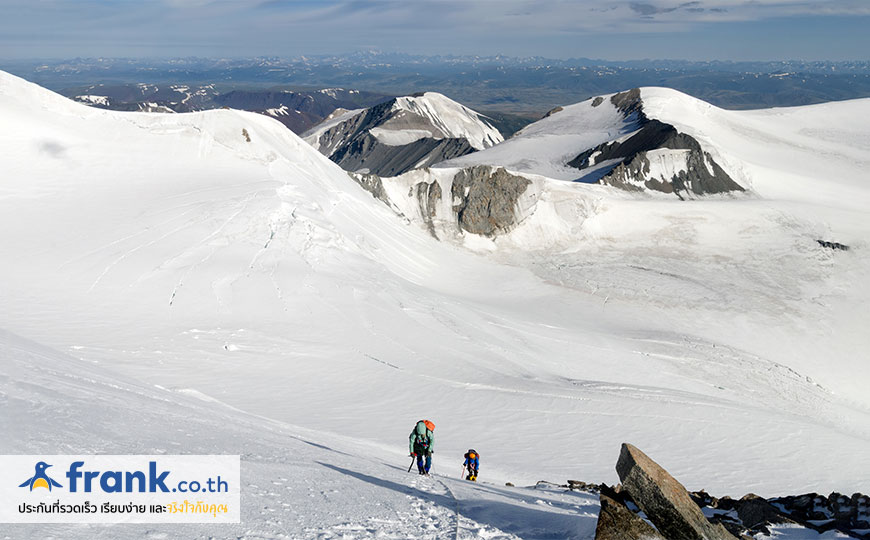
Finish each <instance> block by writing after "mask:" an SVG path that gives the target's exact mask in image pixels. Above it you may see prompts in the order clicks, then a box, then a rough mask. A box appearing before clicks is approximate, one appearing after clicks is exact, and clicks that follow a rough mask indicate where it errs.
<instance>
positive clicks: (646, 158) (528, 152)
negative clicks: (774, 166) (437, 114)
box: [440, 88, 744, 199]
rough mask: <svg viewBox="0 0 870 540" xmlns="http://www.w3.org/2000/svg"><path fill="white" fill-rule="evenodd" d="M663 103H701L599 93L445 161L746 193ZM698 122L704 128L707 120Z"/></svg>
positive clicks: (697, 191)
mask: <svg viewBox="0 0 870 540" xmlns="http://www.w3.org/2000/svg"><path fill="white" fill-rule="evenodd" d="M662 101H663V102H667V103H685V102H693V101H694V102H698V100H695V99H694V98H691V97H689V96H686V95H685V94H681V93H679V92H677V91H675V90H669V89H661V88H644V89H637V88H636V89H634V90H629V91H626V92H621V93H618V94H612V95H609V96H598V97H595V98H593V99H590V100H587V101H584V102H582V103H577V104H574V105H570V106H568V107H564V108H563V107H558V108H556V109H554V110H553V111H550V113H548V114H547V116H546V117H545V118H543V119H541V120H539V121H538V122H535V123H533V124H531V125H529V126H526V127H525V128H524V129H522V130H521V131H520V132H518V133H517V134H516V135H515V136H514V137H513V138H512V139H510V140H509V141H507V142H506V143H504V144H502V145H499V146H498V147H496V148H493V149H492V150H489V151H487V152H485V153H479V154H478V155H475V156H467V157H460V158H457V159H454V160H450V161H448V162H445V163H442V164H440V166H442V167H452V166H460V167H461V166H467V165H469V164H489V165H502V166H505V167H508V168H510V169H513V170H517V171H522V172H530V173H535V174H541V175H545V176H548V177H551V178H559V179H563V180H572V181H577V182H586V183H591V182H598V183H601V184H606V185H612V186H617V187H620V188H622V189H626V190H629V191H658V192H664V193H672V194H675V195H676V196H677V197H679V198H681V199H682V198H691V197H696V196H699V195H706V194H717V193H728V192H741V191H744V188H743V186H741V185H740V184H739V183H738V182H736V181H735V180H734V179H733V178H731V176H730V175H729V174H728V172H726V171H725V170H724V169H723V168H722V166H720V164H719V163H718V162H717V161H716V159H715V158H714V156H713V155H712V154H711V152H715V142H714V144H713V148H710V149H708V148H706V146H705V145H702V144H701V143H700V142H699V141H698V140H697V139H696V138H695V137H694V136H692V135H691V134H690V133H687V132H686V131H685V130H680V129H678V128H677V127H675V124H676V123H678V122H679V121H680V120H681V118H680V116H679V115H677V116H674V117H673V120H672V116H671V115H669V114H667V112H668V111H663V112H664V114H657V112H652V113H651V112H650V111H656V109H655V105H656V103H657V102H662ZM648 103H649V104H651V105H650V106H648V105H647V104H648ZM698 103H703V102H698ZM703 105H706V106H707V107H710V105H709V104H706V103H704V104H703ZM689 123H690V124H691V123H692V122H691V120H690V121H689ZM698 127H699V128H700V129H702V130H703V122H701V124H700V126H698ZM708 142H709V141H708Z"/></svg>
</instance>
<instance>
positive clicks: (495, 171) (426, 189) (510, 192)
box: [349, 165, 538, 238]
mask: <svg viewBox="0 0 870 540" xmlns="http://www.w3.org/2000/svg"><path fill="white" fill-rule="evenodd" d="M349 174H350V177H351V178H353V179H354V180H355V181H356V182H357V183H358V184H359V185H360V186H362V188H363V189H365V190H366V191H368V192H369V193H371V194H372V196H373V197H374V198H376V199H378V200H380V201H381V202H383V203H384V204H386V205H387V206H389V207H390V208H392V209H393V210H394V211H396V212H397V213H399V214H401V215H403V216H404V217H406V218H408V219H411V220H415V221H418V220H419V221H422V223H421V224H422V225H423V226H425V227H426V228H427V229H428V230H429V232H430V233H431V234H432V235H433V236H435V237H436V238H440V237H442V236H444V235H445V234H447V235H461V234H462V233H464V232H466V233H472V234H479V235H482V236H489V237H495V236H498V235H500V234H504V233H507V232H509V231H511V230H512V229H513V228H514V227H516V226H517V225H518V224H519V223H520V222H521V221H522V220H523V219H524V218H525V216H526V215H528V214H529V213H530V211H531V208H533V207H534V205H535V203H536V202H537V193H538V192H537V190H530V189H529V188H530V186H531V185H532V181H531V180H529V179H528V178H525V177H523V176H518V175H515V174H511V173H509V172H507V171H506V170H505V169H503V168H500V167H499V168H494V167H489V166H486V165H481V166H476V167H469V168H466V169H459V170H458V171H456V172H455V173H454V174H453V177H452V178H451V177H450V176H449V175H447V174H444V173H441V172H440V171H439V174H437V175H433V174H432V173H431V172H428V173H424V174H420V173H410V175H411V176H398V177H388V178H381V177H380V176H378V175H376V174H361V173H349ZM409 180H411V181H410V182H409ZM386 182H393V183H395V184H396V185H398V186H401V188H400V189H395V188H394V189H392V190H390V192H391V193H392V194H393V197H397V198H399V199H401V200H392V199H391V198H390V194H389V193H388V190H387V189H385V183H386ZM400 193H401V194H402V195H399V194H400ZM445 197H449V199H448V200H445Z"/></svg>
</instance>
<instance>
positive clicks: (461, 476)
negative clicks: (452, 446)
mask: <svg viewBox="0 0 870 540" xmlns="http://www.w3.org/2000/svg"><path fill="white" fill-rule="evenodd" d="M464 476H465V465H463V466H462V472H461V473H459V479H460V480H461V479H462V478H463V477H464Z"/></svg>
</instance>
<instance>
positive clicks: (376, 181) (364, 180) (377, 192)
mask: <svg viewBox="0 0 870 540" xmlns="http://www.w3.org/2000/svg"><path fill="white" fill-rule="evenodd" d="M350 177H351V178H353V179H354V180H356V183H357V184H359V185H360V186H362V187H363V189H365V190H366V191H368V192H369V193H371V194H372V196H373V197H374V198H375V199H377V200H379V201H381V202H383V203H384V204H386V205H387V206H390V205H391V202H390V197H389V196H388V195H387V192H386V191H384V183H383V181H382V180H381V177H380V176H378V175H376V174H359V173H350Z"/></svg>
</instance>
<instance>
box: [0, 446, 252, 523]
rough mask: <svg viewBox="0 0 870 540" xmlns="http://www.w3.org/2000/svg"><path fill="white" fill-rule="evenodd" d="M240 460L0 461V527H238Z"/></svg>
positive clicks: (87, 458) (68, 458)
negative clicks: (101, 524)
mask: <svg viewBox="0 0 870 540" xmlns="http://www.w3.org/2000/svg"><path fill="white" fill-rule="evenodd" d="M240 493H241V485H240V465H239V456H217V455H156V456H141V455H118V456H86V455H79V456H74V455H73V456H40V455H33V456H0V523H238V522H239V519H240V510H241V496H240Z"/></svg>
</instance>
